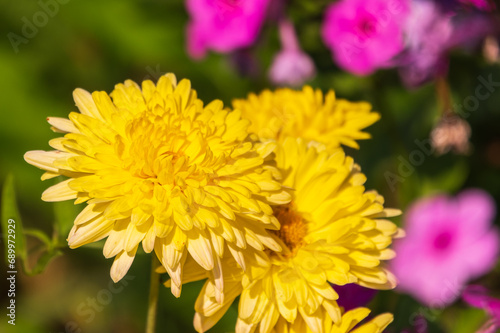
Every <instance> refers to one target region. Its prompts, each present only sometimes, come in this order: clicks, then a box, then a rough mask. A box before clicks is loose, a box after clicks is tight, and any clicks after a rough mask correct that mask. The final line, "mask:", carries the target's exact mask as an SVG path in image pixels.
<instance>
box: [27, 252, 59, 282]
mask: <svg viewBox="0 0 500 333" xmlns="http://www.w3.org/2000/svg"><path fill="white" fill-rule="evenodd" d="M60 255H62V252H61V251H59V250H49V251H47V252H45V253H44V254H42V255H41V256H40V258H38V261H37V262H36V264H35V266H34V267H33V268H32V269H29V268H28V267H27V266H28V265H27V263H25V265H24V271H25V273H26V274H27V275H30V276H33V275H37V274H40V273H42V272H43V271H44V270H45V268H46V267H47V265H48V264H49V263H50V262H51V261H52V260H54V259H55V258H57V257H59V256H60Z"/></svg>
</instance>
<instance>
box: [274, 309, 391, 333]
mask: <svg viewBox="0 0 500 333" xmlns="http://www.w3.org/2000/svg"><path fill="white" fill-rule="evenodd" d="M369 314H370V310H369V309H367V308H356V309H353V310H351V311H349V312H346V313H345V314H343V315H342V318H341V320H340V322H339V323H333V322H332V321H331V320H330V318H328V317H327V318H325V319H326V320H325V332H326V333H382V331H383V330H384V329H385V328H386V327H387V326H388V325H389V324H390V323H391V322H392V321H393V319H394V317H393V315H392V314H390V313H383V314H381V315H378V316H376V317H375V318H373V319H371V320H370V321H368V322H366V323H363V324H361V325H360V323H361V321H363V320H364V319H365V318H366V317H367V316H368V315H369ZM274 332H275V333H316V331H312V330H311V329H310V328H309V327H308V326H307V325H306V323H305V322H304V320H303V319H302V318H301V317H298V318H297V320H296V321H295V322H294V323H293V324H291V323H289V322H287V321H286V320H284V319H283V318H280V319H279V320H278V323H277V324H276V327H275V329H274Z"/></svg>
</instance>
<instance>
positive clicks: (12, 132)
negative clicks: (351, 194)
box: [0, 0, 500, 333]
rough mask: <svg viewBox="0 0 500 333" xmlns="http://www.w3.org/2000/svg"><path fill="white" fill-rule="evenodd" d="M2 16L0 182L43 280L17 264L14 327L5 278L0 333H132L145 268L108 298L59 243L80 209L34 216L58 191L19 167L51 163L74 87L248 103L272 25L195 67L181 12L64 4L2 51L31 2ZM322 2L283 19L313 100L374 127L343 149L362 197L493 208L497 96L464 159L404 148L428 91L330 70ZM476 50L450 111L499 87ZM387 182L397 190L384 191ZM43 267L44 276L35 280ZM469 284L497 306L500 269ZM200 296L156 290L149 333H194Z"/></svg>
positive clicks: (379, 301)
mask: <svg viewBox="0 0 500 333" xmlns="http://www.w3.org/2000/svg"><path fill="white" fill-rule="evenodd" d="M0 2H1V8H2V10H1V11H0V27H1V31H2V34H3V37H2V42H1V43H0V91H1V94H2V98H1V102H0V105H1V108H0V136H1V141H0V142H1V151H2V153H1V155H0V182H1V183H2V184H3V183H5V181H6V179H7V176H8V175H9V174H11V175H12V176H13V181H14V185H15V191H16V198H17V205H18V207H19V214H20V217H21V218H22V224H23V227H24V228H25V229H27V230H28V231H27V232H26V240H27V245H26V248H27V251H28V256H27V257H28V260H27V266H28V267H34V266H36V265H37V264H38V265H39V266H40V267H39V268H40V270H42V268H43V271H42V272H41V273H40V274H35V275H33V276H28V275H27V274H24V273H21V262H20V261H19V260H18V261H17V268H18V271H19V274H18V275H17V286H16V310H17V311H16V325H15V326H12V325H9V324H8V323H7V320H8V319H7V317H6V316H5V312H6V309H5V308H6V306H7V305H8V304H7V302H8V298H7V290H8V283H7V280H6V279H5V278H2V280H1V282H0V304H1V308H2V311H1V313H2V315H1V318H2V319H1V320H0V332H30V333H38V332H40V333H45V332H51V333H52V332H53V333H56V332H57V333H60V332H75V333H76V332H92V333H99V332H120V333H127V332H130V333H133V332H142V331H143V329H144V324H145V316H146V310H147V296H148V284H149V265H150V256H149V255H143V254H141V255H138V256H137V257H136V259H135V261H134V263H133V265H132V267H131V269H130V271H129V272H128V274H127V276H126V277H125V279H124V280H122V281H121V282H119V283H118V284H116V285H114V284H113V283H112V281H111V278H110V276H109V268H110V266H111V263H112V261H111V260H106V259H105V258H104V257H103V256H102V252H101V250H100V249H102V246H86V247H83V248H80V249H76V250H70V249H69V248H67V246H66V247H65V244H64V240H65V238H66V235H67V232H68V230H69V229H70V227H71V225H72V222H73V219H74V216H76V214H77V213H78V212H79V211H80V210H81V209H82V207H83V205H80V206H76V207H75V206H73V204H72V203H71V202H67V203H56V204H55V203H46V202H43V201H42V200H41V199H40V196H41V193H42V192H43V191H44V189H46V188H47V187H48V186H49V185H52V184H54V183H55V182H57V181H58V180H47V181H45V182H42V181H40V176H41V174H42V171H40V170H38V169H36V168H34V167H33V166H31V165H28V164H27V163H26V162H25V161H24V160H23V155H24V153H25V152H26V151H28V150H36V149H42V150H50V147H49V145H48V141H49V140H50V139H51V138H54V137H57V136H58V134H56V133H53V132H52V131H51V130H50V126H49V125H48V124H47V123H46V118H47V117H48V116H56V117H66V116H67V115H68V113H69V112H70V111H76V107H75V104H74V102H73V99H72V91H73V90H74V89H75V88H77V87H81V88H83V89H86V90H88V91H95V90H104V91H107V92H110V91H111V90H112V89H113V87H114V85H115V84H116V83H119V82H123V81H124V80H126V79H133V80H134V81H136V82H140V81H142V80H144V79H151V80H153V81H156V80H157V79H158V78H159V76H161V75H162V74H163V73H165V72H173V73H175V74H176V75H177V77H178V78H189V79H190V80H191V81H192V85H193V87H194V89H196V90H197V92H198V95H199V96H200V98H201V99H203V100H204V101H206V102H207V101H210V100H213V99H222V100H223V101H224V103H225V104H226V105H229V104H230V102H231V100H232V99H233V98H243V97H245V96H247V94H248V93H249V92H259V91H261V90H263V89H266V88H271V89H272V88H273V87H274V86H273V84H272V83H271V82H270V80H269V78H268V74H267V73H268V68H269V66H270V64H271V61H272V59H273V55H274V54H275V53H277V52H278V51H279V50H280V40H279V34H278V28H277V25H276V24H275V23H273V22H267V23H265V24H264V26H263V29H262V31H261V33H260V35H259V38H258V40H257V41H256V43H255V45H254V46H253V47H251V48H248V49H244V50H239V51H237V52H234V53H232V54H229V55H228V54H216V53H209V54H208V55H207V57H206V58H204V59H202V60H193V59H192V58H191V57H189V55H188V53H187V51H186V32H185V29H186V24H187V22H188V14H187V12H186V8H185V4H184V2H183V1H182V0H140V1H132V0H108V1H98V0H86V1H83V0H69V1H65V3H63V2H64V1H60V2H57V4H58V8H57V11H56V12H54V13H53V15H52V16H53V17H49V18H48V20H47V23H46V24H44V25H43V26H41V27H38V28H37V31H36V32H33V31H31V32H32V34H31V35H32V37H30V38H26V39H23V41H22V42H20V44H18V45H17V46H15V47H13V45H12V43H11V39H9V38H8V37H6V36H7V35H8V33H10V32H14V33H15V34H18V35H19V36H22V34H23V32H22V29H23V27H24V25H25V22H26V21H25V20H23V18H26V19H27V20H29V21H31V22H32V21H33V16H34V15H36V13H38V12H40V11H41V10H43V8H42V7H41V5H40V2H39V1H36V0H22V1H6V0H0ZM42 2H43V0H42ZM330 2H331V1H326V0H318V1H309V0H295V1H290V5H289V8H288V10H287V12H288V15H289V17H290V18H291V20H292V21H293V22H294V25H295V30H296V32H297V37H298V39H299V41H300V42H301V46H302V49H303V50H304V51H305V52H307V53H308V54H309V55H310V56H311V57H312V59H313V60H314V64H315V66H316V72H317V74H316V76H315V77H314V78H313V79H312V80H310V81H308V82H307V83H308V84H310V85H311V86H313V87H317V88H320V89H322V90H323V91H327V90H329V89H334V90H335V91H336V94H337V96H339V97H342V98H346V99H349V100H353V101H358V100H364V101H368V102H370V103H371V104H372V105H373V108H374V109H375V110H377V111H378V112H380V114H381V116H382V117H381V120H380V121H378V122H377V123H376V124H374V125H373V126H371V127H369V128H368V129H367V131H368V132H370V133H371V134H372V137H373V138H372V139H370V140H364V141H361V142H360V146H361V148H360V149H359V150H355V149H350V148H346V150H347V152H348V154H350V155H352V156H353V157H354V159H355V160H356V161H357V163H359V164H360V165H361V167H362V170H363V171H364V173H365V174H366V175H367V178H368V181H367V184H366V187H367V188H368V189H376V190H377V191H379V192H380V193H381V194H383V195H384V197H385V198H386V206H388V207H397V208H400V209H402V210H403V211H404V210H405V208H406V207H407V206H408V205H409V204H410V203H411V202H412V201H414V200H416V199H418V198H421V197H424V196H428V195H431V194H434V193H448V194H455V193H457V192H458V191H460V190H461V189H464V188H469V187H474V188H481V189H483V190H485V191H487V192H489V193H490V194H491V195H492V196H493V197H494V198H495V200H496V203H497V206H498V204H499V203H500V201H499V200H500V176H499V171H500V126H499V124H500V93H498V91H494V92H493V93H492V94H491V95H490V96H489V97H488V98H487V99H485V100H481V101H480V103H479V105H478V107H477V109H476V110H475V111H474V112H471V113H470V116H468V117H467V119H466V121H467V122H468V123H469V125H470V127H471V136H470V143H471V148H470V151H469V152H468V153H467V154H456V153H453V152H448V153H445V154H442V155H437V154H427V153H425V151H423V150H422V148H421V147H419V145H417V144H416V143H415V140H419V141H423V140H426V139H427V138H429V135H430V133H431V131H432V129H433V128H434V126H435V125H436V124H437V123H438V121H439V119H440V116H441V108H442V106H441V104H440V103H441V102H440V98H439V96H438V95H437V93H436V83H434V82H428V83H426V84H424V85H421V86H419V87H417V88H412V89H408V88H407V87H405V85H404V84H403V83H402V81H401V79H400V77H399V76H398V73H397V71H395V70H380V71H378V72H376V73H374V74H372V75H369V76H364V77H359V76H356V75H353V74H349V73H348V72H346V71H343V70H341V69H339V67H337V66H336V65H335V64H334V62H333V61H332V57H331V54H330V51H329V50H328V49H327V48H326V47H325V46H324V45H323V42H322V40H321V36H320V28H319V25H320V23H321V16H322V12H323V11H324V8H325V6H326V5H327V4H328V3H330ZM23 38H24V37H23ZM481 47H482V44H479V46H477V47H475V48H469V49H468V50H467V51H463V50H458V51H453V52H452V53H451V56H450V59H449V61H450V63H449V68H450V70H449V72H448V75H447V82H448V84H449V87H450V92H451V98H452V100H453V101H455V102H456V103H458V104H460V103H463V101H464V99H465V98H466V97H467V96H470V95H473V94H474V93H475V90H476V87H477V86H478V84H479V83H480V82H479V81H478V77H483V78H488V77H490V76H491V77H492V78H493V80H494V81H500V66H499V64H498V63H492V62H488V61H487V60H485V57H484V56H483V53H482V49H481ZM16 49H17V50H16ZM16 51H17V52H16ZM415 151H422V152H423V154H422V156H424V159H423V160H422V163H419V165H417V166H414V167H412V168H411V170H409V171H408V172H406V171H403V173H404V175H403V174H401V170H406V169H404V168H405V166H403V167H402V166H401V165H402V164H405V162H404V161H409V160H410V154H411V153H412V152H415ZM406 163H408V162H406ZM410 164H411V163H410ZM391 175H398V176H399V177H400V178H397V180H394V178H391ZM4 193H5V192H4ZM3 202H4V203H5V202H7V204H5V205H10V208H9V209H12V207H13V205H14V202H13V201H12V200H10V201H9V200H5V198H3ZM4 210H5V208H4ZM2 218H4V217H2ZM400 220H401V219H399V220H398V219H397V221H398V222H400ZM496 223H497V224H498V219H497V221H496ZM34 230H37V231H34ZM18 231H19V230H18ZM37 232H42V233H43V234H45V235H47V237H48V239H47V240H45V241H46V242H47V243H50V244H51V245H50V246H52V247H53V248H50V249H48V247H50V246H47V245H44V241H43V240H41V238H43V237H41V236H37ZM2 242H4V240H2ZM0 251H4V247H3V246H2V250H0ZM55 254H58V255H57V256H54V258H52V256H53V255H55ZM3 257H4V256H2V259H3ZM39 260H42V261H43V262H42V263H39ZM44 261H47V265H46V266H45V267H42V266H44ZM2 265H4V260H2ZM1 270H2V273H1V276H2V277H4V276H5V275H6V271H7V270H8V269H7V267H6V266H1ZM476 282H479V283H481V284H484V285H487V286H488V288H489V289H490V290H493V292H494V293H498V292H500V266H498V265H497V267H496V268H494V269H493V270H492V271H491V272H490V273H488V274H487V275H485V276H483V277H482V278H481V279H480V280H478V281H476ZM201 285H202V284H201V283H193V284H189V285H187V286H185V287H184V288H183V292H182V297H181V298H180V299H176V298H175V297H173V296H172V295H171V293H170V291H169V290H168V289H166V288H162V289H161V290H160V303H159V308H158V324H157V327H158V329H157V331H158V332H169V333H175V332H193V331H194V330H193V328H192V318H193V314H194V309H193V304H194V300H195V298H196V296H197V293H198V291H199V290H200V289H201ZM370 308H372V309H373V311H374V313H380V312H382V311H389V312H392V313H394V314H395V322H394V323H393V324H392V325H391V326H390V327H389V329H388V330H389V331H390V332H402V331H403V330H407V332H418V331H417V330H416V328H415V323H416V320H418V317H417V315H416V314H421V313H424V314H423V316H424V317H426V321H427V323H428V332H453V333H468V332H474V330H475V329H477V328H478V327H479V326H481V323H483V322H484V321H485V319H486V314H485V313H484V312H483V311H482V310H480V309H473V308H471V307H469V306H467V305H465V304H464V303H462V302H461V301H457V302H455V303H454V304H453V305H452V306H449V307H447V308H441V309H430V308H427V307H426V306H425V305H422V304H420V303H419V302H417V301H416V300H415V299H413V298H412V297H410V296H408V295H403V294H399V293H396V292H393V291H384V292H379V293H378V294H377V295H376V296H375V298H374V299H373V301H372V302H371V303H370ZM236 315H237V306H233V308H231V309H230V311H229V312H228V315H226V316H225V317H224V319H223V320H222V321H221V322H220V323H219V324H218V325H217V326H216V327H215V328H214V329H213V330H212V331H213V332H231V331H234V322H235V318H236ZM416 318H417V319H416Z"/></svg>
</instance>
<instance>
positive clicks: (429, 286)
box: [392, 190, 500, 307]
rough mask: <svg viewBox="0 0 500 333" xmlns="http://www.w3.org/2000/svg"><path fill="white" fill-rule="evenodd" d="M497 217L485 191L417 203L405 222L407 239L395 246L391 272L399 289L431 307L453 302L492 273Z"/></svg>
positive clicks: (498, 239)
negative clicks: (467, 287) (478, 279)
mask: <svg viewBox="0 0 500 333" xmlns="http://www.w3.org/2000/svg"><path fill="white" fill-rule="evenodd" d="M494 214H495V204H494V201H493V199H492V198H491V197H490V196H489V195H488V194H487V193H486V192H484V191H481V190H467V191H464V192H462V193H460V194H459V195H458V196H457V197H456V198H449V197H446V196H437V197H434V198H430V199H424V200H422V201H419V202H417V203H415V204H414V205H413V206H412V207H411V208H410V209H409V210H408V213H407V214H406V218H405V230H406V235H407V236H406V238H404V239H401V240H398V241H396V242H395V246H394V249H395V251H396V253H397V257H396V258H395V259H394V260H393V261H392V270H393V272H394V274H395V275H396V277H397V278H398V280H399V289H400V290H401V291H404V292H408V293H409V294H411V295H413V296H414V297H415V298H416V299H418V300H419V301H421V302H422V303H424V304H426V305H428V306H433V307H440V306H444V305H447V304H449V303H451V302H452V301H454V300H455V299H456V298H457V297H458V296H459V294H460V292H461V290H462V288H463V286H464V285H465V284H466V283H467V282H468V281H470V280H471V279H473V278H476V277H479V276H481V275H483V274H484V273H486V272H488V271H489V270H490V269H491V268H492V267H493V266H494V264H495V262H496V260H497V256H498V253H499V245H500V238H499V233H498V230H497V229H496V228H494V227H492V221H493V218H494Z"/></svg>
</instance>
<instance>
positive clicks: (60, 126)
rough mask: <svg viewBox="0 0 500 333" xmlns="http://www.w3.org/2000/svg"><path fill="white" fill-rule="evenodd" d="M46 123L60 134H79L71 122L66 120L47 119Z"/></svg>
mask: <svg viewBox="0 0 500 333" xmlns="http://www.w3.org/2000/svg"><path fill="white" fill-rule="evenodd" d="M47 122H48V123H49V124H51V125H52V127H53V128H54V129H55V130H56V131H57V132H60V133H80V131H79V130H78V129H77V128H76V127H75V125H74V124H73V122H72V121H71V120H69V119H66V118H59V117H48V118H47Z"/></svg>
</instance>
